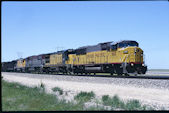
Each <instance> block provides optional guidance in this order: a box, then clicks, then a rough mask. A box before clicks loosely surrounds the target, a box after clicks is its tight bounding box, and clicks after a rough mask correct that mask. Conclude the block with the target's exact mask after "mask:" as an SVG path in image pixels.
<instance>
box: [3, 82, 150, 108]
mask: <svg viewBox="0 0 169 113" xmlns="http://www.w3.org/2000/svg"><path fill="white" fill-rule="evenodd" d="M44 89H45V86H44V84H43V83H41V85H40V86H39V87H34V88H30V87H26V86H23V85H20V84H18V83H8V82H6V81H4V80H2V111H58V110H59V111H75V110H83V111H84V110H106V109H105V108H104V107H100V106H95V107H93V106H90V107H88V108H85V107H84V103H85V102H88V101H90V100H91V99H92V98H93V99H96V98H95V94H94V93H93V92H80V93H78V94H77V95H76V96H75V97H74V99H75V100H76V101H77V103H74V102H73V101H69V102H66V101H65V100H64V99H62V100H59V99H58V97H57V96H56V95H54V94H47V93H45V90H44ZM53 90H54V91H62V89H60V88H58V87H55V88H53ZM62 92H63V91H62ZM96 100H98V99H96ZM99 102H100V101H99V100H98V102H96V103H97V104H98V103H99ZM101 103H103V105H106V106H111V107H112V110H116V109H122V110H147V106H142V105H141V104H140V102H139V101H138V100H129V101H127V102H126V103H125V102H124V101H122V100H121V99H120V98H119V97H118V96H117V95H116V96H114V97H109V96H108V95H104V96H102V101H101Z"/></svg>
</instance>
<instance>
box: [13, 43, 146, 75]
mask: <svg viewBox="0 0 169 113" xmlns="http://www.w3.org/2000/svg"><path fill="white" fill-rule="evenodd" d="M143 56H144V55H143V50H142V49H141V48H139V44H138V43H137V42H136V41H132V40H123V41H120V42H116V43H114V42H105V43H99V44H97V45H93V46H84V47H80V48H77V49H68V50H63V51H58V52H54V53H48V54H42V55H37V56H31V57H28V58H25V59H19V60H17V63H16V66H15V68H14V69H15V71H21V72H31V71H37V72H40V73H41V72H45V73H49V72H57V73H60V72H61V73H64V74H79V73H80V74H90V73H94V74H96V73H111V74H112V75H113V74H117V75H122V74H125V75H128V74H129V73H135V74H136V73H137V74H145V73H146V71H147V66H146V65H145V63H144V58H143Z"/></svg>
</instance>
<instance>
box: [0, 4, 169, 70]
mask: <svg viewBox="0 0 169 113" xmlns="http://www.w3.org/2000/svg"><path fill="white" fill-rule="evenodd" d="M1 11H2V12H1V23H2V24H1V33H2V35H1V61H2V62H4V61H12V60H16V59H18V58H20V57H22V58H26V57H28V56H32V55H38V54H43V53H50V52H56V51H58V50H63V49H76V48H78V47H81V46H86V45H95V44H98V43H101V42H107V41H114V42H117V41H120V40H135V41H137V42H138V43H139V46H140V48H141V49H143V51H144V54H145V63H146V65H147V66H148V68H149V69H169V3H168V2H167V1H154V2H153V1H139V2H136V1H135V2H134V1H115V2H111V1H70V2H69V1H62V2H61V1H53V2H11V1H6V2H5V1H4V2H2V7H1Z"/></svg>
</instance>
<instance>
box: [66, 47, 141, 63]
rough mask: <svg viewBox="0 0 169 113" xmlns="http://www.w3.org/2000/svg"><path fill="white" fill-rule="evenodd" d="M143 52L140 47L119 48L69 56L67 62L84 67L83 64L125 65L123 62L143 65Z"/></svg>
mask: <svg viewBox="0 0 169 113" xmlns="http://www.w3.org/2000/svg"><path fill="white" fill-rule="evenodd" d="M135 49H136V53H135ZM124 51H125V52H124ZM126 51H127V52H126ZM142 52H143V51H142V50H141V49H140V48H139V47H127V48H118V49H117V50H116V51H115V50H114V51H113V50H110V51H106V50H103V51H96V52H89V53H86V54H85V55H69V60H68V61H67V64H74V65H83V64H105V63H123V62H127V63H130V62H134V63H143V56H141V53H142ZM73 58H74V62H73Z"/></svg>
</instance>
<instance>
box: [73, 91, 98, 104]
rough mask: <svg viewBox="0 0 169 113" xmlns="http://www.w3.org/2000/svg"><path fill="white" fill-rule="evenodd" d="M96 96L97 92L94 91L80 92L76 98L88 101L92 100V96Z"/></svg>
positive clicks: (80, 100)
mask: <svg viewBox="0 0 169 113" xmlns="http://www.w3.org/2000/svg"><path fill="white" fill-rule="evenodd" d="M94 97H95V94H94V93H93V92H83V91H82V92H80V93H78V94H77V95H76V96H75V97H74V99H75V100H77V101H79V102H87V101H90V100H91V99H92V98H94Z"/></svg>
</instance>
